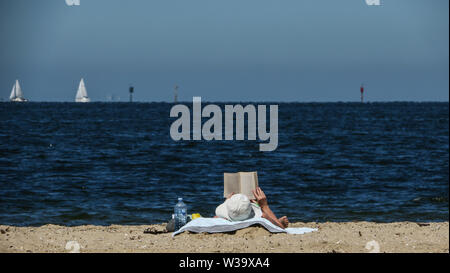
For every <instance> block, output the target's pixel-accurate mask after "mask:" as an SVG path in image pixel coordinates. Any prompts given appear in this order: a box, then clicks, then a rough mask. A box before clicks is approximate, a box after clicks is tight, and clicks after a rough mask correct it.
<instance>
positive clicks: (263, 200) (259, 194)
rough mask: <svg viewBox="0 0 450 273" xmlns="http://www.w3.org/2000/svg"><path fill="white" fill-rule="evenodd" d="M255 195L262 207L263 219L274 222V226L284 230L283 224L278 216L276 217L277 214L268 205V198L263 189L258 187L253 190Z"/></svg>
mask: <svg viewBox="0 0 450 273" xmlns="http://www.w3.org/2000/svg"><path fill="white" fill-rule="evenodd" d="M253 195H254V196H255V198H256V201H257V202H258V205H259V206H260V207H261V210H262V217H263V218H266V219H267V220H269V221H270V222H272V224H274V225H277V226H279V227H281V228H284V226H283V224H282V223H281V222H280V220H278V218H277V216H275V213H273V211H272V210H271V209H270V207H269V204H268V203H267V197H266V195H265V194H264V192H263V191H262V190H261V188H259V187H258V188H256V189H255V190H253Z"/></svg>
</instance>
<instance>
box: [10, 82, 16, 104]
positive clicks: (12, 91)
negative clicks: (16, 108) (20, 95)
mask: <svg viewBox="0 0 450 273" xmlns="http://www.w3.org/2000/svg"><path fill="white" fill-rule="evenodd" d="M15 98H16V85H15V84H14V85H13V88H12V90H11V95H10V96H9V99H10V100H13V99H15Z"/></svg>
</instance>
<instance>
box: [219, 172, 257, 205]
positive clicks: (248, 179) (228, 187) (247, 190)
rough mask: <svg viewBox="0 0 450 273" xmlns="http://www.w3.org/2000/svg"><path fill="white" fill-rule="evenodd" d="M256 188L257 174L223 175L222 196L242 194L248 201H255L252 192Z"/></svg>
mask: <svg viewBox="0 0 450 273" xmlns="http://www.w3.org/2000/svg"><path fill="white" fill-rule="evenodd" d="M257 187H258V173H257V172H239V173H224V174H223V196H224V197H227V196H228V195H229V194H231V193H233V192H234V193H242V194H244V195H247V197H248V199H255V196H254V195H253V192H252V190H254V189H256V188H257Z"/></svg>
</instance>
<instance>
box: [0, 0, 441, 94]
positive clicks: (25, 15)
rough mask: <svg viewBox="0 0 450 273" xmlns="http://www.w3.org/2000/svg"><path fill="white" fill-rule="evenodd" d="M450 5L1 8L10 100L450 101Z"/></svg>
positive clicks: (329, 2) (58, 4)
mask: <svg viewBox="0 0 450 273" xmlns="http://www.w3.org/2000/svg"><path fill="white" fill-rule="evenodd" d="M448 33H449V1H448V0H381V5H380V6H368V5H367V4H366V1H365V0H351V1H349V0H345V1H344V0H343V1H336V0H281V1H273V0H129V1H123V0H81V1H80V5H79V6H68V5H67V4H66V2H65V0H42V1H29V0H1V1H0V39H1V42H0V99H3V100H8V98H9V93H10V92H11V89H12V86H13V84H14V81H15V80H16V79H19V80H20V83H21V86H22V90H23V92H24V94H25V97H26V98H27V99H29V100H31V101H74V98H75V94H76V90H77V87H78V83H79V81H80V79H81V78H82V77H83V78H84V79H85V82H86V87H87V91H88V94H89V96H90V97H91V99H92V100H93V101H107V100H108V97H111V96H113V98H114V100H116V101H118V100H119V99H120V100H121V101H126V100H127V99H128V87H129V85H130V84H132V85H133V86H134V87H135V100H136V101H142V102H147V101H167V102H171V101H173V87H174V85H179V98H180V100H182V101H192V97H193V96H201V97H202V99H203V100H204V101H279V102H283V101H297V102H334V101H349V102H352V101H359V100H360V93H359V87H360V85H361V83H364V85H365V87H366V100H367V101H446V102H448V99H449V78H448V74H449V34H448Z"/></svg>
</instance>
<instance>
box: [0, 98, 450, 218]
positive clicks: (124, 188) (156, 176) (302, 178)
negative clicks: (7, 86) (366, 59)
mask: <svg viewBox="0 0 450 273" xmlns="http://www.w3.org/2000/svg"><path fill="white" fill-rule="evenodd" d="M244 104H245V103H244ZM188 105H190V104H188ZM171 106H172V105H171V104H167V103H133V104H129V103H90V104H74V103H25V104H12V103H0V224H5V225H19V226H24V225H26V226H28V225H43V224H49V223H51V224H62V225H82V224H95V225H109V224H151V223H160V222H165V221H167V220H168V219H169V218H170V217H171V214H172V213H173V206H174V205H175V204H176V202H177V197H183V198H184V201H185V203H186V204H187V206H188V212H189V213H194V212H195V213H201V214H202V215H203V216H212V215H213V214H214V210H215V207H216V206H217V205H218V204H219V203H220V202H222V200H223V198H222V195H223V173H224V172H237V171H258V176H259V183H260V186H261V187H262V188H263V190H264V191H265V192H266V195H267V196H268V201H269V205H270V206H271V207H272V209H273V211H274V212H275V213H276V214H277V216H279V217H280V216H283V215H287V216H288V217H289V218H290V220H291V221H377V222H394V221H448V219H449V203H448V198H449V170H448V167H449V123H448V122H449V104H448V103H367V104H359V103H280V104H279V146H278V149H277V150H276V151H274V152H260V151H259V149H258V148H259V147H258V142H255V141H212V142H207V141H181V142H175V141H173V140H172V139H171V138H170V134H169V129H170V125H171V123H172V122H173V121H174V120H175V119H173V118H170V117H169V111H170V108H171ZM190 106H191V105H190Z"/></svg>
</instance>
